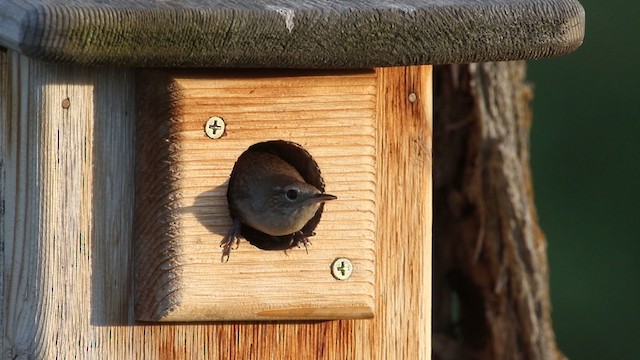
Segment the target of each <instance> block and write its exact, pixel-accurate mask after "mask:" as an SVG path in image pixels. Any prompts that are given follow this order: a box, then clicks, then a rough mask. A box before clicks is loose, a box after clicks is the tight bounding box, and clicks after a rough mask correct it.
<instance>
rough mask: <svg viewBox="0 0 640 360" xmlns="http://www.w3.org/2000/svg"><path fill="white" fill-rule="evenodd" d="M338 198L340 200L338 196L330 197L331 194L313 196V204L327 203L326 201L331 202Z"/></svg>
mask: <svg viewBox="0 0 640 360" xmlns="http://www.w3.org/2000/svg"><path fill="white" fill-rule="evenodd" d="M337 198H338V197H337V196H334V195H330V194H315V195H313V197H312V198H311V200H312V201H313V202H325V201H329V200H335V199H337Z"/></svg>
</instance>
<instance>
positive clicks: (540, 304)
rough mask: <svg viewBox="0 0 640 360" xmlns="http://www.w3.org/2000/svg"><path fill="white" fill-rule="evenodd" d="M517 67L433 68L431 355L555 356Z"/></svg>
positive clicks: (523, 88) (526, 99) (524, 94)
mask: <svg viewBox="0 0 640 360" xmlns="http://www.w3.org/2000/svg"><path fill="white" fill-rule="evenodd" d="M525 74H526V65H525V63H524V62H504V63H484V64H469V65H447V66H439V67H436V68H435V71H434V109H435V114H434V116H435V119H434V159H435V160H434V185H433V187H434V209H435V210H434V223H433V226H434V227H433V235H434V236H433V264H434V265H433V266H434V269H433V272H434V273H433V286H434V287H433V358H434V359H441V360H444V359H557V358H564V356H563V355H562V353H560V352H559V351H558V349H557V347H556V344H555V338H554V334H553V328H552V324H551V314H550V312H551V307H550V301H549V284H548V268H547V258H546V240H545V237H544V235H543V233H542V231H541V230H540V228H539V226H538V223H537V215H536V210H535V207H534V201H533V191H532V183H531V171H530V168H529V128H530V125H531V119H532V116H531V109H530V106H529V103H530V101H531V99H532V89H531V87H530V85H529V84H527V83H526V81H525Z"/></svg>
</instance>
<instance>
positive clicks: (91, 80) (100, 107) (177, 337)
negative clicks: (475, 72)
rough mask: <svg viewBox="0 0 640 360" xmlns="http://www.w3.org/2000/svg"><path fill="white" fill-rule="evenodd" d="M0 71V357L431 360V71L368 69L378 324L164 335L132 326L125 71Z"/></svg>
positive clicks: (7, 62) (33, 65)
mask: <svg viewBox="0 0 640 360" xmlns="http://www.w3.org/2000/svg"><path fill="white" fill-rule="evenodd" d="M0 67H1V68H2V69H1V70H0V75H2V76H1V77H0V99H2V100H0V116H1V119H0V146H2V148H1V149H0V164H1V166H0V168H1V170H0V196H1V199H0V200H1V201H2V202H3V203H4V210H3V212H1V213H0V226H1V228H0V236H1V237H2V238H1V239H0V242H1V243H2V245H3V246H2V247H1V248H0V249H2V256H1V257H0V259H2V261H3V267H2V277H3V284H2V287H1V289H2V292H3V295H2V307H1V308H0V309H1V311H2V316H1V317H0V318H1V321H2V324H1V328H2V337H1V338H2V356H3V357H5V358H15V357H24V358H44V359H51V358H56V357H57V358H85V359H113V358H122V359H185V358H187V359H189V358H194V359H197V358H210V359H371V358H373V359H401V358H416V357H418V358H428V355H429V351H430V350H429V348H428V346H429V320H428V317H429V316H428V310H429V295H428V294H429V287H428V284H429V280H430V275H429V272H428V267H429V262H428V258H429V255H428V254H429V250H430V237H429V233H430V232H429V231H428V227H429V223H430V217H429V214H430V207H431V204H430V203H429V202H428V200H429V199H430V194H429V190H430V185H429V184H430V177H429V175H430V159H431V155H430V151H429V150H430V141H431V137H430V136H431V135H430V134H431V132H430V119H431V117H430V112H429V111H428V105H429V99H430V95H429V92H428V91H426V89H427V88H428V84H429V82H430V67H417V68H406V69H404V70H403V69H382V70H377V71H376V86H377V88H378V89H379V90H378V94H379V99H384V101H385V103H386V105H385V106H382V107H378V109H379V111H381V113H382V114H386V115H385V116H383V117H377V120H376V121H377V122H378V124H379V126H377V127H376V129H377V134H378V135H377V144H378V145H377V150H376V151H377V154H378V156H379V157H380V164H379V165H384V166H383V167H378V171H379V173H378V176H380V175H382V176H384V177H382V178H380V179H381V181H380V182H379V183H378V184H377V186H376V188H377V189H379V192H378V194H379V195H378V196H379V197H378V201H379V203H380V204H381V205H380V208H379V209H377V212H378V214H379V222H378V224H377V228H378V232H379V234H380V236H379V238H378V239H377V240H376V254H377V256H378V259H379V260H378V261H377V273H378V274H380V276H379V277H378V279H377V281H376V298H375V299H376V304H375V306H376V307H375V309H376V312H375V315H374V318H373V319H370V320H338V321H323V322H293V323H292V322H271V323H255V322H248V323H197V324H162V325H154V324H143V323H136V322H134V320H133V303H134V302H133V289H132V279H133V277H132V276H133V270H132V269H133V265H132V264H133V262H132V261H133V257H132V253H133V225H132V219H133V195H134V194H133V184H134V182H133V173H134V155H135V151H134V139H135V129H134V116H135V113H136V109H135V106H134V98H135V96H134V91H133V90H134V86H133V84H134V79H133V76H132V75H133V74H132V72H131V71H128V70H123V69H113V68H78V67H72V66H64V65H52V64H47V63H43V62H39V61H33V60H29V59H27V58H24V57H22V56H19V55H16V54H15V53H14V52H11V51H9V52H8V53H4V52H0ZM383 84H386V85H384V86H383V87H381V86H382V85H383ZM409 90H413V91H415V92H416V94H417V103H415V102H414V103H407V99H408V98H407V97H406V96H407V93H408V91H409ZM423 92H424V93H423ZM65 98H68V99H69V102H70V106H69V107H68V109H66V110H65V109H64V107H62V106H61V102H62V100H64V99H65ZM395 107H399V108H398V109H400V111H394V110H392V109H391V108H395ZM392 114H397V115H399V116H397V117H396V116H395V115H392ZM390 124H395V125H394V127H393V128H389V125H390ZM398 124H399V125H398ZM392 204H394V205H393V206H392ZM405 207H406V208H405ZM403 209H404V210H403ZM383 222H384V223H383ZM382 229H384V231H383V230H382ZM243 245H244V244H243ZM310 251H312V249H310Z"/></svg>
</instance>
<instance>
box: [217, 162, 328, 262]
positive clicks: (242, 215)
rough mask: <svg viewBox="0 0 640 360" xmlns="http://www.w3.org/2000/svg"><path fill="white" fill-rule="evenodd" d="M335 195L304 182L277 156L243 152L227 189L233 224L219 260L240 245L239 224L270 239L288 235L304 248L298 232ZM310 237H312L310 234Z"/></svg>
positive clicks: (298, 174) (302, 239) (224, 241)
mask: <svg viewBox="0 0 640 360" xmlns="http://www.w3.org/2000/svg"><path fill="white" fill-rule="evenodd" d="M334 199H336V197H335V196H333V195H329V194H324V193H322V192H321V191H320V190H318V189H317V188H316V187H315V186H313V185H311V184H309V183H307V182H306V181H305V180H304V178H303V177H302V176H301V175H300V173H299V172H298V171H297V170H296V169H295V168H294V167H293V166H292V165H291V164H289V163H287V162H286V161H284V160H283V159H281V158H280V157H278V156H276V155H274V154H271V153H267V152H260V151H251V150H248V151H245V152H244V153H243V154H242V155H241V156H240V157H239V158H238V160H237V161H236V163H235V165H234V167H233V171H232V172H231V177H230V179H229V187H228V189H227V200H228V202H229V210H230V213H231V217H232V218H233V225H232V227H231V230H230V231H229V233H228V234H227V235H226V236H225V237H224V238H223V239H222V241H221V243H220V246H222V247H223V253H222V260H223V261H224V260H225V258H226V259H227V260H228V259H229V254H230V252H231V248H232V247H233V246H234V244H235V246H236V247H237V246H238V245H239V243H240V237H241V234H240V232H241V228H242V224H244V225H247V226H250V227H251V228H253V229H255V230H258V231H260V232H262V233H264V234H267V235H271V236H274V237H275V236H284V235H291V236H292V239H294V241H295V242H294V243H295V244H297V243H302V244H304V245H305V247H306V246H307V243H308V239H307V236H309V235H307V234H303V233H302V232H301V231H300V230H301V229H302V228H303V227H304V226H305V224H306V223H307V222H309V220H311V218H313V217H314V215H315V214H316V212H317V211H318V209H319V208H320V205H321V204H322V203H323V202H325V201H329V200H334ZM311 235H312V234H311Z"/></svg>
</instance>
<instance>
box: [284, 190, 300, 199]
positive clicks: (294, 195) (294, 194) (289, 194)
mask: <svg viewBox="0 0 640 360" xmlns="http://www.w3.org/2000/svg"><path fill="white" fill-rule="evenodd" d="M284 196H285V197H286V198H287V200H289V201H295V200H296V199H297V198H298V190H295V189H289V190H287V192H285V193H284Z"/></svg>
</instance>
